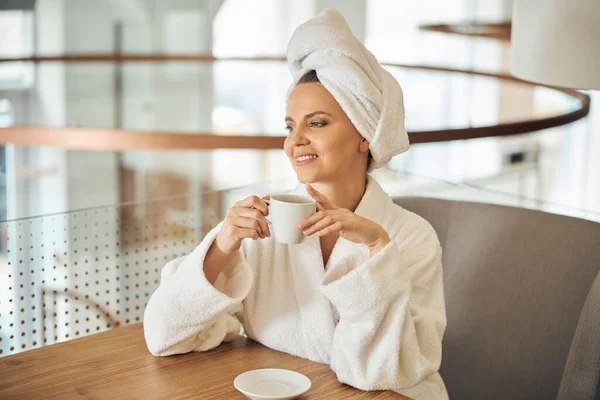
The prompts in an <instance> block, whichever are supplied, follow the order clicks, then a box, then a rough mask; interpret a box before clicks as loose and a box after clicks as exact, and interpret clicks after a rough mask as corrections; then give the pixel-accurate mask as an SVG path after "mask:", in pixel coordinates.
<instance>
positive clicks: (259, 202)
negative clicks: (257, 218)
mask: <svg viewBox="0 0 600 400" xmlns="http://www.w3.org/2000/svg"><path fill="white" fill-rule="evenodd" d="M234 207H246V208H252V207H254V208H256V209H257V210H260V212H261V213H262V214H263V215H269V206H268V204H267V203H266V202H265V199H261V198H260V197H258V196H250V197H246V198H245V199H243V200H240V201H238V202H237V203H235V206H234Z"/></svg>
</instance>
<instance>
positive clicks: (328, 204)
mask: <svg viewBox="0 0 600 400" xmlns="http://www.w3.org/2000/svg"><path fill="white" fill-rule="evenodd" d="M306 191H307V192H308V194H309V195H310V197H312V198H313V199H315V200H316V201H317V203H318V204H317V207H319V205H320V206H321V207H320V208H321V209H324V210H335V209H337V208H339V207H338V206H336V205H335V204H333V202H332V201H331V200H329V199H328V198H327V197H325V195H323V194H322V193H321V192H319V191H318V190H317V189H315V188H314V187H312V186H311V185H306Z"/></svg>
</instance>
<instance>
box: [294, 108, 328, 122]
mask: <svg viewBox="0 0 600 400" xmlns="http://www.w3.org/2000/svg"><path fill="white" fill-rule="evenodd" d="M317 114H325V115H329V116H331V114H330V113H328V112H326V111H320V110H319V111H313V112H311V113H308V114H306V115H305V116H304V119H308V118H312V117H314V116H315V115H317ZM285 121H286V122H287V121H291V122H294V119H293V118H292V117H290V116H287V117H285Z"/></svg>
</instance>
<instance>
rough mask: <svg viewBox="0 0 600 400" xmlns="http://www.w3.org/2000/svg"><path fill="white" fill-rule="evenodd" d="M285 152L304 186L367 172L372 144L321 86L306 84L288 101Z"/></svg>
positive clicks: (298, 87)
mask: <svg viewBox="0 0 600 400" xmlns="http://www.w3.org/2000/svg"><path fill="white" fill-rule="evenodd" d="M285 122H286V129H287V131H288V136H287V138H286V140H285V143H284V150H285V153H286V154H287V156H288V158H289V159H290V161H291V163H292V166H293V167H294V171H296V175H297V177H298V180H299V181H300V182H301V183H313V182H325V181H332V180H334V179H340V178H343V177H345V176H347V175H346V174H359V173H362V175H363V176H364V174H365V173H366V165H367V157H368V149H369V143H368V142H367V141H366V140H363V138H362V136H360V133H358V131H357V130H356V128H355V127H354V125H352V122H350V119H349V118H348V116H347V115H346V113H345V112H344V111H343V110H342V108H341V107H340V106H339V104H338V103H337V101H336V100H335V98H334V97H333V96H332V95H331V93H329V92H328V91H327V89H325V87H324V86H323V85H322V84H320V83H318V82H317V83H315V82H312V83H302V84H299V85H298V86H296V87H295V88H294V90H293V91H292V93H291V94H290V96H289V98H288V103H287V116H286V118H285Z"/></svg>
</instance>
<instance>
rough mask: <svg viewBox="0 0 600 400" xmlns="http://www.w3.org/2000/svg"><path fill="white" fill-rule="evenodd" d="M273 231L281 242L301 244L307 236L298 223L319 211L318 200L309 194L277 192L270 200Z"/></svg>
mask: <svg viewBox="0 0 600 400" xmlns="http://www.w3.org/2000/svg"><path fill="white" fill-rule="evenodd" d="M269 203H270V204H269V217H270V218H269V219H270V221H269V222H270V225H271V230H272V233H273V234H274V235H275V239H276V240H277V241H278V242H280V243H286V244H299V243H302V242H303V241H304V239H305V238H306V237H305V236H304V233H302V231H301V230H300V229H299V228H298V224H299V223H301V222H302V221H304V220H305V219H306V218H308V217H310V216H311V215H313V214H314V213H315V212H316V211H317V202H316V201H315V199H313V198H312V197H309V196H302V195H297V194H275V195H272V196H271V200H270V201H269Z"/></svg>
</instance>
